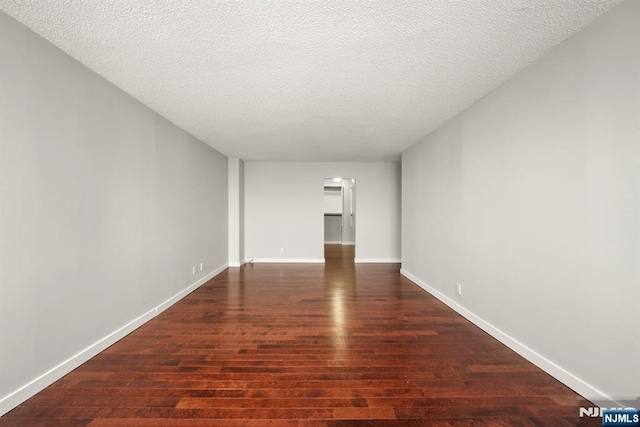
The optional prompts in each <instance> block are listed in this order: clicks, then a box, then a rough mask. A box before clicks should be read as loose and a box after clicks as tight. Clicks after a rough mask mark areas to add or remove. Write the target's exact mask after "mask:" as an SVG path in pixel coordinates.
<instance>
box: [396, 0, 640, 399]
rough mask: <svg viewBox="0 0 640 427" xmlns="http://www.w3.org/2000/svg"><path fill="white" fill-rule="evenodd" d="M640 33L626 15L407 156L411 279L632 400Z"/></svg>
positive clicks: (631, 11) (537, 354)
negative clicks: (459, 291) (459, 292)
mask: <svg viewBox="0 0 640 427" xmlns="http://www.w3.org/2000/svg"><path fill="white" fill-rule="evenodd" d="M638 22H640V2H637V1H628V2H625V3H623V4H622V5H621V6H619V7H617V8H616V9H614V10H612V11H611V12H609V13H607V14H605V15H604V16H603V17H601V18H600V19H599V20H597V21H596V22H595V23H593V24H592V25H591V26H589V27H587V28H586V29H585V30H584V31H582V32H581V33H579V34H577V35H576V36H575V37H573V38H572V39H570V40H568V41H566V42H565V43H563V44H562V45H560V46H559V47H558V48H556V49H555V50H554V51H552V52H551V53H549V54H547V55H546V56H545V57H544V58H542V59H541V60H540V61H538V62H536V63H535V64H534V65H532V66H531V67H529V68H528V69H526V70H525V71H524V72H522V73H520V74H519V75H517V76H516V77H514V78H513V79H512V80H511V81H509V82H507V83H506V84H505V85H503V86H502V87H500V88H498V89H497V90H496V91H494V92H493V93H491V94H490V95H488V96H487V97H485V98H484V99H482V100H481V101H480V102H478V103H477V104H476V105H474V106H473V107H471V108H469V109H468V110H467V111H465V112H464V113H463V114H461V115H460V116H458V117H457V118H456V119H454V120H452V121H451V122H449V123H448V124H447V125H445V126H444V127H443V128H441V129H440V130H438V131H437V132H435V133H434V134H432V135H430V136H429V137H427V138H426V139H424V140H423V141H421V142H419V143H418V144H416V145H414V146H413V147H412V148H410V149H409V150H407V151H406V152H405V153H403V156H402V162H403V163H402V165H403V166H402V169H403V174H402V182H403V191H402V224H403V225H402V254H403V269H404V270H403V271H404V272H406V273H407V274H409V275H410V276H412V277H413V278H415V279H416V280H418V281H420V282H421V284H422V285H423V286H425V287H430V289H432V290H433V291H434V292H435V293H437V294H439V295H440V296H441V297H442V298H443V299H444V300H446V301H447V302H448V303H450V304H451V305H452V306H454V307H456V308H457V309H458V310H460V311H466V313H467V315H469V316H470V317H473V318H475V320H476V321H477V322H478V323H480V324H483V325H484V326H485V327H488V328H489V329H492V327H493V332H494V333H496V334H497V335H501V337H502V339H504V340H505V341H507V342H509V343H510V344H511V345H512V346H514V347H519V348H520V350H521V351H522V352H523V353H525V354H527V355H528V356H529V357H530V358H531V359H535V360H537V362H539V363H540V364H541V365H543V366H544V367H545V368H546V369H547V370H549V371H550V372H552V373H554V375H556V376H557V377H560V378H561V379H562V380H563V381H565V382H566V383H568V384H569V385H570V386H572V387H573V388H575V389H576V390H577V391H579V392H582V393H584V394H586V395H587V397H590V396H595V397H598V398H599V397H602V396H603V395H606V396H609V397H612V398H615V399H619V400H620V399H625V398H629V397H634V396H638V395H639V394H640V389H639V384H640V381H639V379H640V377H639V365H640V351H639V345H640V344H639V343H640V336H639V332H638V331H639V326H640V321H639V317H638V314H637V313H638V312H640V310H638V301H640V291H639V287H640V286H639V284H640V277H639V273H638V265H639V259H640V257H639V255H640V253H639V242H640V232H639V224H640V215H639V209H640V197H639V195H640V61H639V58H640V26H638ZM457 282H459V283H461V284H462V286H463V292H462V295H461V296H459V295H457V293H456V283H457Z"/></svg>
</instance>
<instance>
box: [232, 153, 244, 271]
mask: <svg viewBox="0 0 640 427" xmlns="http://www.w3.org/2000/svg"><path fill="white" fill-rule="evenodd" d="M228 166H229V180H228V188H229V193H228V194H229V215H228V216H229V266H230V267H240V266H241V265H242V264H244V261H245V257H244V162H243V161H242V160H240V159H239V158H237V157H235V158H229V159H228Z"/></svg>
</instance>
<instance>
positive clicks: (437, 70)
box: [0, 0, 619, 161]
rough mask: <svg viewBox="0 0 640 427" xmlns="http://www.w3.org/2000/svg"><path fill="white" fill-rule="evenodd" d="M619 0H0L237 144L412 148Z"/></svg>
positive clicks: (352, 156) (353, 153)
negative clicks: (418, 141)
mask: <svg viewBox="0 0 640 427" xmlns="http://www.w3.org/2000/svg"><path fill="white" fill-rule="evenodd" d="M618 2H619V1H618V0H430V1H427V0H379V1H364V0H358V1H355V0H351V1H348V0H347V1H344V0H331V1H315V0H277V1H259V0H256V1H236V0H227V1H219V0H218V1H214V0H183V1H177V0H176V1H170V0H104V1H98V0H0V8H1V9H2V10H3V11H5V12H6V13H7V14H9V15H10V16H13V17H14V18H16V19H17V20H18V21H21V22H23V23H24V24H25V25H27V26H28V27H30V28H31V29H33V30H34V31H35V32H36V33H38V34H40V35H42V36H43V37H44V38H46V39H48V40H49V41H51V42H52V43H53V44H55V45H57V46H58V47H60V48H61V49H62V50H64V51H65V52H67V53H68V54H70V55H71V56H72V57H74V58H76V59H77V60H78V61H80V62H81V63H83V64H85V65H86V66H87V67H89V68H91V69H92V70H94V71H96V72H97V73H98V74H100V75H102V76H103V77H105V78H106V79H107V80H110V81H111V82H113V83H115V84H116V85H117V86H119V87H120V88H122V89H123V90H125V91H126V92H128V93H129V94H131V95H132V96H134V97H135V98H137V99H138V100H140V101H141V102H143V103H144V104H146V105H148V106H149V107H151V108H152V109H153V110H155V111H157V112H159V113H160V114H162V115H163V116H165V117H166V118H168V119H169V120H171V121H172V122H174V123H175V124H177V125H178V126H180V127H182V128H184V129H186V130H187V131H188V132H190V133H191V134H193V135H194V136H196V137H197V138H199V139H201V140H202V141H204V142H206V143H208V144H209V145H211V146H212V147H214V148H216V149H217V150H219V151H221V152H222V153H223V154H225V155H227V156H231V157H241V158H243V159H245V160H277V161H369V160H389V159H397V158H398V154H399V153H400V152H401V151H403V150H404V149H405V148H407V147H409V146H410V145H411V144H413V143H414V142H416V141H417V140H419V139H421V138H422V137H424V136H425V135H427V134H428V133H430V132H431V131H433V130H435V129H436V128H437V127H438V126H440V125H441V124H443V123H444V122H445V121H446V120H448V119H450V118H452V117H453V116H455V115H456V114H458V113H460V112H461V111H462V110H464V109H465V108H467V107H469V106H470V105H471V104H473V103H474V102H475V101H477V100H478V99H480V98H481V97H482V96H484V95H486V94H487V93H488V92H490V91H491V90H493V89H494V88H496V87H497V86H498V85H500V84H501V83H503V82H505V81H506V80H508V79H509V78H510V77H511V76H513V74H515V73H516V72H517V71H519V70H521V69H522V68H524V67H525V66H526V65H528V64H529V63H531V62H532V61H534V60H535V59H536V58H538V57H540V55H542V54H543V53H544V52H546V51H548V50H549V49H550V48H552V47H553V46H555V45H557V44H558V43H560V42H561V41H563V40H565V39H567V38H568V37H570V36H571V35H572V34H573V33H575V32H576V31H577V30H579V29H580V28H582V27H583V26H585V25H586V24H588V23H589V22H591V21H592V20H593V19H594V18H595V17H597V16H598V15H600V14H601V13H603V12H604V11H606V10H608V9H610V8H611V7H612V6H613V5H615V4H616V3H618Z"/></svg>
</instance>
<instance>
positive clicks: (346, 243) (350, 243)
mask: <svg viewBox="0 0 640 427" xmlns="http://www.w3.org/2000/svg"><path fill="white" fill-rule="evenodd" d="M355 244H356V242H342V246H354V245H355Z"/></svg>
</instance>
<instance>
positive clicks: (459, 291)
mask: <svg viewBox="0 0 640 427" xmlns="http://www.w3.org/2000/svg"><path fill="white" fill-rule="evenodd" d="M456 288H457V290H458V295H462V285H461V284H460V283H456Z"/></svg>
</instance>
